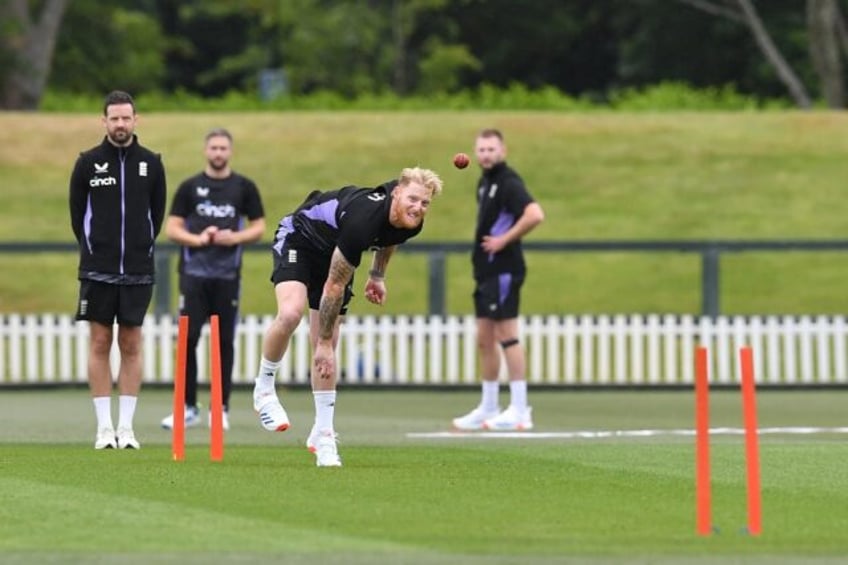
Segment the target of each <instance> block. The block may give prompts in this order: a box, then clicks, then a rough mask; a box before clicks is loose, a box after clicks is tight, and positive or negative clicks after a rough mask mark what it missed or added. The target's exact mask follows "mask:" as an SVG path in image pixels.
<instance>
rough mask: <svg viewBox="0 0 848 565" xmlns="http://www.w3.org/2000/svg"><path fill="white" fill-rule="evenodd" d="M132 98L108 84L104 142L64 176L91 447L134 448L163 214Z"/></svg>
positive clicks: (162, 188)
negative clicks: (84, 346) (84, 347)
mask: <svg viewBox="0 0 848 565" xmlns="http://www.w3.org/2000/svg"><path fill="white" fill-rule="evenodd" d="M136 120H137V116H136V112H135V103H134V102H133V99H132V97H131V96H130V95H129V94H127V93H126V92H121V91H117V90H116V91H113V92H110V93H109V94H108V95H107V96H106V100H105V102H104V105H103V125H104V127H105V128H106V137H105V138H104V139H103V142H102V143H101V144H100V145H98V146H96V147H93V148H91V149H89V150H88V151H85V152H83V153H80V156H79V157H78V158H77V161H76V164H75V165H74V170H73V172H72V173H71V181H70V213H71V227H72V228H73V231H74V236H75V237H76V240H77V243H78V244H79V248H80V259H79V280H80V292H79V303H78V305H77V314H76V319H77V320H87V321H88V322H89V348H88V385H89V389H90V391H91V396H92V398H93V401H94V411H95V415H96V416H97V437H96V439H95V442H94V448H95V449H107V448H111V449H114V448H116V447H117V448H121V449H127V448H130V449H139V447H141V446H140V444H139V442H138V440H136V438H135V433H134V432H133V417H134V416H135V408H136V403H137V401H138V393H139V391H140V390H141V380H142V355H141V343H142V342H141V326H142V323H143V322H144V316H145V314H146V313H147V307H148V306H149V305H150V299H151V297H152V296H153V275H154V271H153V247H154V241H155V240H156V236H157V235H158V234H159V229H160V228H161V227H162V220H163V218H164V215H165V204H166V183H165V168H164V166H163V165H162V159H161V157H160V155H159V154H157V153H153V152H152V151H150V150H148V149H146V148H145V147H142V146H141V145H140V144H139V143H138V138H137V137H136V135H135V134H134V133H133V132H134V130H135V125H136ZM116 320H117V323H118V349H119V350H120V353H121V363H120V368H119V370H118V394H119V397H118V402H119V408H118V430H117V433H116V432H115V428H114V426H113V424H112V407H111V395H112V382H113V380H112V369H111V365H110V363H109V353H110V351H111V349H112V331H113V324H114V323H115V321H116Z"/></svg>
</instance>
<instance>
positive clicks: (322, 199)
mask: <svg viewBox="0 0 848 565" xmlns="http://www.w3.org/2000/svg"><path fill="white" fill-rule="evenodd" d="M397 184H398V183H397V181H396V180H394V181H390V182H387V183H384V184H381V185H380V186H378V187H376V188H359V187H356V186H346V187H343V188H340V189H338V190H332V191H329V192H318V191H315V192H313V193H312V194H310V195H309V196H308V197H307V199H306V201H305V202H304V203H303V204H301V205H300V207H299V208H298V209H297V210H295V212H294V213H293V214H291V215H289V216H286V217H285V218H283V219H282V220H280V223H279V226H278V227H277V232H276V235H275V237H274V239H275V243H274V248H275V249H276V250H277V252H279V251H280V249H281V248H282V246H283V242H284V241H285V240H286V239H287V238H289V237H291V238H292V239H291V241H292V243H293V244H294V245H295V246H297V247H304V248H307V249H312V250H314V251H315V252H317V253H319V254H321V255H327V256H329V255H332V253H333V250H334V249H335V248H336V247H338V248H339V251H341V253H342V255H344V257H345V259H347V261H348V262H349V263H350V264H351V265H353V266H354V267H358V266H359V263H360V262H361V260H362V253H363V252H364V251H366V250H377V249H381V248H384V247H391V246H393V245H399V244H401V243H403V242H405V241H406V240H408V239H409V238H411V237H414V236H416V235H417V234H418V233H419V232H420V231H421V228H422V227H423V225H424V224H423V222H422V223H421V224H420V225H419V226H418V227H417V228H414V229H405V228H396V227H394V226H392V225H391V224H390V223H389V209H390V208H391V203H392V197H391V193H392V191H393V190H394V189H395V187H396V186H397Z"/></svg>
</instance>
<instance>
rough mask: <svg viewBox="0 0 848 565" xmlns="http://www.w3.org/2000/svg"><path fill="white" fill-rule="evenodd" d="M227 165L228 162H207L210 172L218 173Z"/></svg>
mask: <svg viewBox="0 0 848 565" xmlns="http://www.w3.org/2000/svg"><path fill="white" fill-rule="evenodd" d="M229 164H230V163H229V161H222V162H220V163H219V162H217V161H209V166H210V167H212V170H213V171H219V172H220V171H223V170H224V169H226V168H227V166H228V165H229Z"/></svg>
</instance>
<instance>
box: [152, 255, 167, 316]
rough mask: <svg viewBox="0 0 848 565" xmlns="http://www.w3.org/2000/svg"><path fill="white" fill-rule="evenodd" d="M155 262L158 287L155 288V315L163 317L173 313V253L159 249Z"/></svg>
mask: <svg viewBox="0 0 848 565" xmlns="http://www.w3.org/2000/svg"><path fill="white" fill-rule="evenodd" d="M155 261H156V285H155V286H154V287H153V292H154V297H153V313H154V314H156V315H157V316H162V315H164V314H169V313H170V311H171V251H170V250H167V249H162V248H161V247H158V248H157V249H156V255H155Z"/></svg>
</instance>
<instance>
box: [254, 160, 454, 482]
mask: <svg viewBox="0 0 848 565" xmlns="http://www.w3.org/2000/svg"><path fill="white" fill-rule="evenodd" d="M441 191H442V180H441V179H440V178H439V176H438V175H437V174H436V173H435V172H433V171H431V170H429V169H422V168H419V167H411V168H405V169H403V170H402V171H401V172H400V175H399V176H398V177H397V178H396V179H393V180H391V181H388V182H385V183H383V184H381V185H379V186H377V187H374V188H360V187H357V186H352V185H348V186H344V187H342V188H338V189H335V190H328V191H326V192H321V191H318V190H315V191H313V192H311V193H310V194H309V195H308V196H307V197H306V200H305V201H304V202H303V203H302V204H301V205H300V206H299V207H298V208H297V209H296V210H295V211H294V212H292V213H291V214H288V215H287V216H285V217H283V219H282V220H280V223H279V224H278V226H277V231H276V234H275V236H274V244H273V246H272V248H273V256H274V267H273V271H272V272H271V281H272V282H273V283H274V295H275V297H276V299H277V314H276V316H275V317H274V319H273V321H272V322H271V324H270V325H269V326H268V328H267V330H266V331H265V337H264V340H263V342H262V359H261V360H260V364H259V373H258V375H257V377H256V381H255V386H254V388H253V408H254V409H255V410H256V412H257V413H258V414H259V420H260V422H261V423H262V427H264V428H265V429H266V430H268V431H277V432H282V431H285V430H287V429H288V428H289V425H290V422H289V417H288V414H287V413H286V411H285V409H284V408H283V406H282V404H281V403H280V399H279V398H278V396H277V392H276V389H275V386H274V383H275V379H276V374H277V370H278V369H279V367H280V362H281V360H282V358H283V355H284V354H285V353H286V349H288V346H289V341H290V340H291V336H292V334H294V331H295V329H296V328H297V326H298V325H299V324H300V322H301V319H302V318H303V311H304V309H305V308H306V306H307V305H308V306H309V340H310V343H311V344H312V372H311V384H312V397H313V401H314V403H315V420H314V423H313V425H312V429H311V431H310V433H309V436H308V437H307V439H306V447H307V448H308V449H309V451H311V452H313V453H314V454H315V456H316V464H317V465H318V466H319V467H340V466H341V464H342V461H341V458H340V457H339V454H338V449H337V446H336V432H335V427H334V423H333V421H334V415H335V406H336V381H337V363H336V351H335V348H336V345H337V344H338V340H339V324H340V323H341V321H342V320H343V319H344V316H345V314H346V313H347V307H348V303H349V302H350V299H351V298H352V296H353V273H354V271H355V270H356V268H357V267H358V266H359V264H360V263H361V261H362V256H363V254H365V253H366V252H373V255H372V259H371V269H370V270H369V271H368V280H367V281H366V282H365V292H364V294H365V299H366V300H368V301H369V302H371V303H372V304H383V303H384V302H385V300H386V283H385V277H386V269H387V267H388V265H389V259H390V258H391V257H392V255H393V253H394V251H395V249H396V248H397V247H398V246H399V245H401V244H402V243H404V242H405V241H407V240H408V239H410V238H412V237H415V236H416V235H418V234H419V233H420V232H421V229H422V228H423V227H424V216H426V215H427V212H428V210H429V209H430V204H431V202H432V200H433V198H435V197H436V196H437V195H438V194H439V193H440V192H441Z"/></svg>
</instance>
